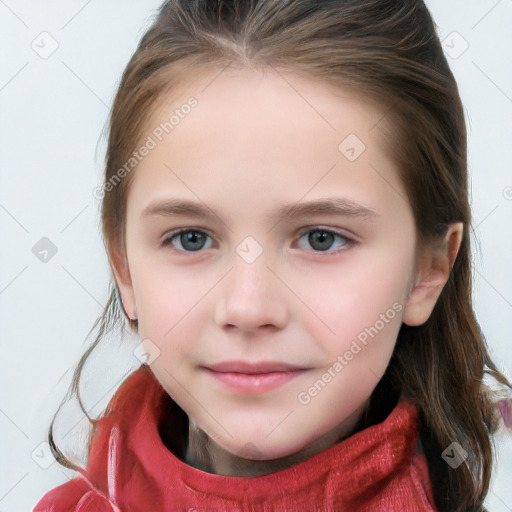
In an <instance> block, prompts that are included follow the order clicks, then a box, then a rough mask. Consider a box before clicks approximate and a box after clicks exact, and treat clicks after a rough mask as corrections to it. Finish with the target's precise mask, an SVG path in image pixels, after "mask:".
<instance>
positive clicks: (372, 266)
mask: <svg viewBox="0 0 512 512" xmlns="http://www.w3.org/2000/svg"><path fill="white" fill-rule="evenodd" d="M412 262H413V255H412V249H411V247H401V248H398V249H397V250H393V251H392V250H390V249H389V248H382V250H380V251H375V250H374V251H371V252H370V251H367V252H365V251H361V252H360V253H359V254H358V255H355V254H354V255H353V256H351V257H350V259H349V258H347V259H346V261H345V262H343V261H340V262H338V263H337V264H336V265H332V266H327V265H326V266H325V268H320V267H317V268H316V269H315V270H314V271H313V270H309V271H308V270H307V269H304V271H302V272H300V280H297V283H296V288H295V289H296V291H297V295H298V296H299V297H302V298H303V299H304V302H305V303H306V305H307V306H308V309H309V310H310V311H305V313H304V315H303V316H302V320H301V323H302V324H303V325H304V328H305V330H306V331H309V332H311V333H313V334H314V338H315V339H316V340H317V342H318V343H321V344H322V345H323V348H324V350H325V351H327V352H329V353H331V354H334V353H338V354H340V353H343V352H344V351H345V350H349V349H350V346H351V344H352V342H353V341H354V340H355V339H358V340H359V341H361V342H362V343H363V345H361V346H365V347H367V348H368V350H365V352H367V355H366V357H373V356H371V354H372V353H373V352H375V351H379V350H380V351H382V353H383V355H390V354H391V352H392V348H393V346H394V343H395V341H396V336H397V334H398V331H399V329H400V326H401V323H402V315H403V313H402V311H403V308H404V305H405V304H404V303H405V298H406V291H407V285H408V281H409V276H410V272H411V271H412ZM370 333H371V334H370ZM374 340H375V341H376V342H377V341H378V343H373V341H374ZM365 341H366V342H370V341H372V343H371V345H372V348H370V343H368V344H367V345H364V342H365ZM360 344H361V343H360ZM356 350H357V349H356Z"/></svg>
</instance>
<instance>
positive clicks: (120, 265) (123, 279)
mask: <svg viewBox="0 0 512 512" xmlns="http://www.w3.org/2000/svg"><path fill="white" fill-rule="evenodd" d="M108 254H109V260H110V267H111V269H112V273H113V275H114V281H115V284H116V287H117V289H118V290H119V293H120V295H121V302H122V305H123V309H124V312H125V314H126V316H127V317H128V318H129V319H133V318H137V310H136V306H135V294H134V292H133V286H132V281H131V276H130V270H129V267H128V261H127V259H126V258H125V257H123V256H122V255H120V254H119V252H118V251H117V249H115V248H112V249H111V250H109V251H108Z"/></svg>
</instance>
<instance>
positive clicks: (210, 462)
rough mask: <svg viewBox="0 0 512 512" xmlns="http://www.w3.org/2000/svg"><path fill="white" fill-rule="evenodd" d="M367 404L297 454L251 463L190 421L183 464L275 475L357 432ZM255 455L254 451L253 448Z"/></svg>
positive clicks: (232, 473) (210, 470)
mask: <svg viewBox="0 0 512 512" xmlns="http://www.w3.org/2000/svg"><path fill="white" fill-rule="evenodd" d="M366 406H367V403H365V404H363V405H362V406H361V407H360V408H359V409H357V410H356V411H355V412H354V413H353V414H352V415H351V416H350V417H349V418H347V419H346V420H345V421H344V422H343V423H341V424H339V425H337V426H336V427H335V428H333V429H332V430H330V431H329V432H327V433H326V434H324V435H323V436H321V437H319V438H318V439H316V440H315V441H314V442H312V443H310V444H308V445H307V446H305V447H304V448H303V449H301V450H299V451H298V452H296V453H293V454H290V455H287V456H285V457H281V458H278V459H272V460H252V459H248V458H243V457H239V456H237V455H234V454H233V453H230V452H229V451H227V450H225V449H223V448H222V447H221V446H219V445H218V444H217V443H216V442H215V441H213V440H212V439H211V438H210V437H209V436H208V435H207V434H206V433H205V432H204V431H203V430H201V429H200V428H199V427H198V426H197V425H195V424H194V423H193V422H192V421H190V422H189V433H188V443H187V450H186V455H185V462H186V463H187V464H189V465H191V466H193V467H195V468H197V469H200V470H201V471H206V472H208V473H214V474H217V475H223V476H237V477H255V476H262V475H267V474H269V473H275V472H277V471H280V470H282V469H286V468H289V467H291V466H294V465H296V464H299V463H300V462H303V461H305V460H307V459H309V458H311V457H313V456H314V455H317V454H318V453H321V452H323V451H325V450H327V449H328V448H330V447H331V446H334V445H335V444H337V443H339V442H340V441H342V440H343V439H345V438H347V437H349V436H350V435H352V434H354V433H355V432H357V431H358V430H359V429H360V427H361V426H362V422H361V420H362V417H363V415H364V411H365V409H366ZM254 452H255V453H257V448H256V447H254Z"/></svg>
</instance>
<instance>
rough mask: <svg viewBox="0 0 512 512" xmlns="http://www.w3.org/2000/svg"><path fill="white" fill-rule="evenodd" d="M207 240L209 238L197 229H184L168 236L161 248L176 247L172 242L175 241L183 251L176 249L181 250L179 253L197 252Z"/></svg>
mask: <svg viewBox="0 0 512 512" xmlns="http://www.w3.org/2000/svg"><path fill="white" fill-rule="evenodd" d="M207 238H210V237H209V235H208V234H206V233H205V232H204V231H199V230H197V229H185V230H182V231H178V232H174V233H170V235H169V236H167V237H166V238H165V239H164V240H163V241H162V246H163V247H167V246H168V245H170V244H172V245H173V246H174V247H176V245H175V244H174V243H173V240H174V239H177V240H178V242H179V244H180V245H181V247H182V248H183V249H184V251H183V249H178V250H181V252H197V251H199V250H201V249H203V248H204V243H205V240H206V239H207ZM209 248H210V247H207V249H209Z"/></svg>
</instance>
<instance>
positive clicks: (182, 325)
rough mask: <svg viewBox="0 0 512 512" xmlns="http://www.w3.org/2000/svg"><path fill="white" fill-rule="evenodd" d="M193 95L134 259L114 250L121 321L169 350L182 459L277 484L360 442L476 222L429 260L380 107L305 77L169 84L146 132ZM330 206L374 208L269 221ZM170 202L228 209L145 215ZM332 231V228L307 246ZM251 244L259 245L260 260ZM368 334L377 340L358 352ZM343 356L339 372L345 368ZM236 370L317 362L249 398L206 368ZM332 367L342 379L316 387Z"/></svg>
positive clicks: (147, 172)
mask: <svg viewBox="0 0 512 512" xmlns="http://www.w3.org/2000/svg"><path fill="white" fill-rule="evenodd" d="M190 96H194V98H196V99H197V102H198V104H197V106H196V107H195V108H194V109H193V110H192V111H191V112H190V113H189V114H188V115H186V116H183V118H182V119H180V121H179V124H177V125H176V126H175V127H174V128H173V130H172V132H170V133H169V134H167V135H165V136H164V137H163V138H162V141H157V142H158V144H157V145H156V147H154V148H153V149H151V151H150V152H149V154H148V155H147V156H145V157H144V159H143V160H142V161H141V162H140V164H139V165H138V167H137V169H136V170H135V171H133V172H134V173H135V176H134V181H133V183H132V185H131V188H130V192H129V196H128V206H127V219H126V223H127V224H126V258H124V256H122V251H115V250H113V251H112V252H111V253H110V254H109V256H110V259H111V263H112V268H113V271H114V275H115V279H116V283H117V285H118V287H119V289H120V291H121V296H122V299H123V306H124V308H125V311H126V312H127V313H128V314H129V315H130V316H131V317H136V318H138V326H139V335H140V338H141V340H144V346H145V347H146V348H147V349H148V351H149V352H151V351H153V352H154V353H156V352H155V350H156V349H155V347H157V351H158V357H156V358H155V359H154V361H152V362H151V363H150V367H151V369H152V371H153V372H154V374H155V375H156V377H157V379H158V380H159V382H160V383H161V384H162V386H163V387H164V388H165V390H166V391H167V392H168V393H169V395H170V396H171V397H172V398H173V399H174V400H175V401H176V402H177V403H178V404H179V406H180V407H181V408H182V409H183V410H184V411H185V412H186V414H187V415H188V418H189V419H190V434H189V439H188V450H187V455H186V461H187V462H188V463H190V464H191V465H194V466H196V467H199V468H200V469H203V470H204V471H209V472H213V473H217V474H222V475H236V476H255V475H261V474H267V473H271V472H273V471H276V470H278V469H281V468H283V467H288V466H291V465H293V464H296V463H298V462H300V461H303V460H306V459H307V458H309V457H311V456H312V455H315V454H316V453H319V452H321V451H323V450H325V449H327V448H328V447H330V446H332V445H334V444H335V443H337V442H339V441H340V440H341V439H343V438H345V437H347V436H348V435H350V434H351V433H353V430H354V426H355V425H356V423H357V421H358V419H359V418H360V416H361V414H362V413H363V411H364V409H365V407H366V405H367V403H368V399H369V397H370V395H371V393H372V391H373V389H374V388H375V386H376V385H377V383H378V381H379V379H380V378H381V377H382V375H383V374H384V372H385V370H386V367H387V364H388V362H389V359H390V357H391V355H392V352H393V348H394V346H395V343H396V338H397V334H398V331H399V329H400V326H401V324H402V322H405V323H407V324H408V325H420V324H422V323H424V322H425V321H426V320H427V319H428V317H429V316H430V313H431V312H432V309H433V307H434V305H435V303H436V300H437V298H438V296H439V294H440V292H441V290H442V288H443V286H444V284H445V283H446V280H447V278H448V276H449V271H450V269H451V266H452V265H453V261H454V259H455V256H456V254H457V250H458V247H459V244H460V240H461V236H462V225H461V224H454V225H452V226H451V228H450V230H449V232H448V234H447V236H446V243H445V244H444V246H442V247H440V248H437V249H436V250H435V251H434V250H433V249H431V250H430V249H429V250H423V251H421V252H420V251H419V250H418V247H417V245H416V230H415V225H414V219H413V214H412V210H411V207H410V205H409V203H408V202H407V200H406V199H405V198H406V192H405V190H404V188H403V185H402V183H401V182H400V179H399V175H398V171H397V169H396V167H395V166H394V163H393V162H392V161H390V160H389V158H388V156H387V152H386V151H385V149H386V148H385V146H384V137H383V135H382V133H381V131H380V125H379V126H378V125H377V124H378V123H379V121H381V120H382V117H383V112H384V111H385V108H383V107H379V106H378V105H375V104H372V103H371V102H369V101H364V99H362V98H361V97H356V96H355V95H354V94H353V93H351V92H349V91H343V90H340V89H338V90H335V89H333V88H332V87H331V86H328V85H327V84H323V83H319V82H317V81H315V80H313V79H307V78H305V77H301V76H299V75H294V74H290V73H283V72H281V73H277V72H276V71H275V70H267V71H265V73H261V72H256V71H252V70H251V71H249V70H244V69H232V68H230V69H225V70H224V71H223V72H222V73H220V74H219V70H216V71H215V72H212V73H208V72H205V73H203V74H202V75H196V76H195V77H194V80H193V81H189V82H187V83H186V84H183V87H182V88H181V90H180V91H178V92H177V91H176V90H175V91H173V95H172V97H167V98H165V99H164V101H163V102H162V105H161V108H159V109H157V114H155V115H154V116H153V118H152V119H151V120H150V123H149V124H148V129H147V131H146V132H145V133H144V134H143V137H141V140H144V139H145V138H146V137H147V135H149V134H151V132H152V130H153V129H154V128H156V127H157V126H158V125H159V124H160V123H161V122H165V121H166V120H168V119H169V117H170V116H171V115H172V113H173V111H174V110H175V109H176V108H179V107H180V106H181V105H183V104H184V103H186V101H187V98H189V97H190ZM349 134H355V135H357V137H358V138H359V139H360V140H361V141H363V142H364V144H365V146H366V148H365V150H364V151H363V152H362V153H361V154H360V156H359V157H358V158H356V159H355V160H354V161H350V160H349V159H348V158H347V157H346V154H344V153H343V152H340V150H339V149H338V146H339V144H340V143H341V142H342V141H343V140H344V139H345V138H346V137H347V136H348V135H349ZM327 197H337V198H345V199H348V200H350V201H352V202H354V203H357V204H358V205H361V206H364V207H366V208H369V209H371V210H373V211H374V212H375V215H374V216H373V217H371V218H361V217H352V216H346V215H332V214H329V215H327V214H313V215H309V216H307V217H304V218H300V217H297V216H295V217H293V218H292V219H288V220H284V221H281V222H277V221H275V220H272V219H268V218H267V216H268V215H269V214H270V212H271V211H272V210H274V209H275V208H278V207H280V206H282V205H284V204H287V203H300V204H302V203H305V202H308V201H312V200H315V199H325V198H327ZM169 198H176V199H184V200H191V201H196V202H199V203H201V204H203V205H206V206H207V208H209V209H210V211H213V212H215V214H216V215H215V216H214V217H213V218H212V219H202V218H195V217H191V216H188V215H186V216H184V215H180V216H175V217H170V216H157V215H154V216H150V217H141V213H142V211H143V210H144V209H145V208H146V207H147V206H148V205H150V204H151V203H153V202H155V201H159V200H164V199H169ZM318 228H320V231H321V230H322V228H323V229H324V230H327V231H329V232H331V233H334V235H333V236H332V237H329V234H327V235H326V236H327V238H326V239H324V241H323V242H322V241H321V239H315V238H314V237H313V238H311V237H310V238H309V239H308V235H309V234H311V233H312V232H313V233H314V230H315V229H318ZM180 229H189V230H190V229H191V230H199V231H200V233H199V234H203V237H205V238H203V239H199V240H198V239H196V240H195V241H194V240H192V241H191V242H189V243H188V244H187V239H186V238H184V237H181V238H180V236H179V235H178V236H175V237H174V238H173V239H172V240H173V242H172V243H169V244H168V245H167V246H162V245H161V242H162V240H163V239H164V238H168V239H169V238H170V237H171V232H176V231H178V230H180ZM246 237H252V239H254V240H253V241H250V243H248V242H247V240H246ZM344 237H345V238H344ZM350 240H352V241H353V242H354V243H350V242H349V241H350ZM183 242H184V245H182V244H183ZM246 243H248V245H245V244H246ZM201 244H203V245H201ZM195 247H198V248H199V250H194V248H195ZM240 247H242V248H245V249H248V253H247V254H251V255H254V254H256V253H255V252H254V251H255V250H256V248H257V249H259V250H262V252H261V254H260V255H259V256H258V257H257V258H256V259H254V261H251V262H250V263H249V262H248V261H246V260H245V259H244V258H243V257H241V255H240V254H245V253H243V252H240V253H239V252H237V248H238V249H239V248H240ZM322 248H323V249H322ZM393 305H394V306H393ZM390 310H391V311H392V312H393V315H392V314H391V313H390ZM383 316H384V319H383ZM379 320H381V321H380V322H378V321H379ZM385 320H387V321H385ZM381 324H383V326H382V328H380V327H381ZM370 326H374V327H377V331H378V333H377V334H376V335H374V336H372V337H368V341H367V344H366V345H363V344H362V343H358V345H359V346H360V348H361V349H360V350H359V351H357V353H355V352H354V351H353V352H352V353H353V356H352V357H351V358H350V360H347V358H345V357H344V356H343V355H344V354H345V353H346V352H347V351H349V350H350V348H351V346H352V347H353V346H354V345H353V344H352V343H353V341H354V340H356V339H357V336H358V335H361V333H362V332H364V331H365V329H366V328H369V327H370ZM354 350H356V349H354ZM338 356H342V357H343V358H344V359H343V360H344V361H345V363H346V364H343V368H342V370H341V371H335V370H333V368H334V366H333V365H335V362H336V361H339V359H338ZM228 360H243V361H249V362H261V361H280V362H284V363H288V364H294V365H298V366H301V367H306V368H307V369H308V370H307V371H305V372H304V373H302V374H301V375H298V376H297V377H295V378H294V379H292V380H291V381H288V382H287V383H285V384H284V385H282V386H280V387H278V388H276V389H273V390H271V391H268V392H264V393H259V394H243V393H240V392H237V391H233V390H232V389H230V388H227V387H226V386H225V385H224V384H222V383H221V382H218V381H217V380H216V379H214V378H213V377H212V376H211V375H210V374H209V373H208V372H206V371H205V370H204V368H202V366H205V365H209V364H214V363H220V362H223V361H228ZM337 368H338V369H339V366H337ZM329 369H331V379H330V380H329V382H328V383H327V384H326V385H325V386H324V387H322V388H321V389H320V391H317V393H314V392H308V390H310V388H311V387H312V386H313V385H314V383H315V382H316V381H318V379H322V376H323V375H325V374H326V373H328V372H329ZM333 371H334V375H335V376H334V377H333V376H332V373H333ZM301 393H302V394H301ZM308 396H309V401H308V400H307V397H308ZM299 397H302V398H303V400H302V402H301V400H299ZM304 397H306V398H304ZM304 402H307V403H304ZM205 445H207V450H206V454H205Z"/></svg>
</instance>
